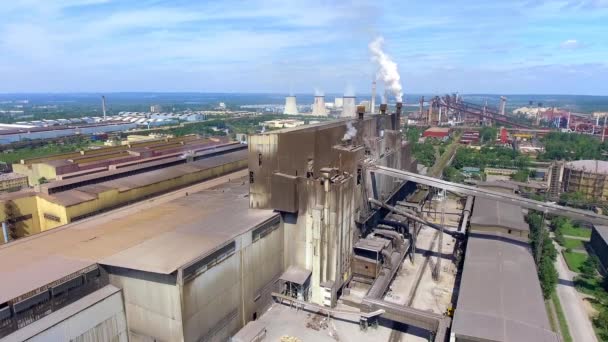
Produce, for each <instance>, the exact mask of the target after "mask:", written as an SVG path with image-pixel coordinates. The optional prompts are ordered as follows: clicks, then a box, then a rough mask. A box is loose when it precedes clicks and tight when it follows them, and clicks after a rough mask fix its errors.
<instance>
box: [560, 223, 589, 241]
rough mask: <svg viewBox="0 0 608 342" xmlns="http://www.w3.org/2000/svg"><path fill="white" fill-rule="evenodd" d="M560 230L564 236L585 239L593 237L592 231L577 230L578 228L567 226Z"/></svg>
mask: <svg viewBox="0 0 608 342" xmlns="http://www.w3.org/2000/svg"><path fill="white" fill-rule="evenodd" d="M560 229H561V231H562V234H564V235H570V236H578V237H585V238H590V237H591V229H585V228H577V227H572V226H565V227H562V228H560Z"/></svg>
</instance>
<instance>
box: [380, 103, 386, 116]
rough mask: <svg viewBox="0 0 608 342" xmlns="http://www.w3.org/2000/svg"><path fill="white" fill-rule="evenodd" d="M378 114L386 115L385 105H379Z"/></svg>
mask: <svg viewBox="0 0 608 342" xmlns="http://www.w3.org/2000/svg"><path fill="white" fill-rule="evenodd" d="M380 114H386V103H383V104H381V105H380Z"/></svg>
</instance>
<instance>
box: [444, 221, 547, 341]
mask: <svg viewBox="0 0 608 342" xmlns="http://www.w3.org/2000/svg"><path fill="white" fill-rule="evenodd" d="M452 332H454V333H455V334H456V338H459V337H460V338H469V339H481V340H484V341H486V340H487V341H537V342H544V341H558V339H557V336H556V335H555V333H553V332H552V331H551V327H550V325H549V320H548V319H547V312H546V310H545V304H544V301H543V297H542V293H541V289H540V284H539V281H538V276H537V273H536V267H535V265H534V260H533V258H532V254H531V252H530V249H529V247H528V244H527V243H524V242H520V241H516V240H511V239H510V238H508V237H502V236H495V235H491V234H479V233H473V234H471V236H470V237H469V240H468V242H467V251H466V255H465V259H464V270H463V274H462V281H461V284H460V293H459V295H458V305H457V307H456V314H455V316H454V322H453V325H452Z"/></svg>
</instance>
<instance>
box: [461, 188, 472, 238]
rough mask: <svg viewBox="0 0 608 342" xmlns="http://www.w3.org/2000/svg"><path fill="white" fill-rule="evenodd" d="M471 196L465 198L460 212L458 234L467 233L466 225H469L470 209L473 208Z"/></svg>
mask: <svg viewBox="0 0 608 342" xmlns="http://www.w3.org/2000/svg"><path fill="white" fill-rule="evenodd" d="M473 198H474V197H473V196H467V202H466V203H465V205H464V209H463V210H462V222H461V223H460V229H458V231H459V232H461V233H463V234H464V233H465V232H466V231H467V224H469V217H471V209H472V208H473Z"/></svg>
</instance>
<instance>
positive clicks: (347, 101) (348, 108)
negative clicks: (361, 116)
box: [340, 96, 357, 118]
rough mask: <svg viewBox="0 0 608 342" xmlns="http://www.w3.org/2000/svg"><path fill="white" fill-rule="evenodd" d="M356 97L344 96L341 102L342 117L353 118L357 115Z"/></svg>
mask: <svg viewBox="0 0 608 342" xmlns="http://www.w3.org/2000/svg"><path fill="white" fill-rule="evenodd" d="M356 101H357V98H356V97H354V96H344V98H343V103H342V115H340V117H343V118H354V117H356V116H357V103H356Z"/></svg>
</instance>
